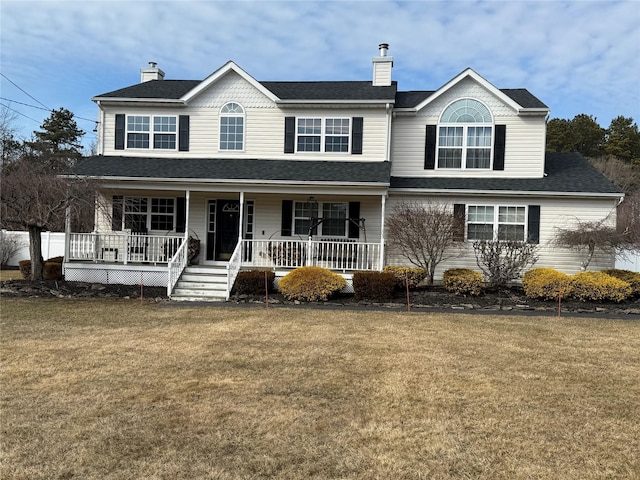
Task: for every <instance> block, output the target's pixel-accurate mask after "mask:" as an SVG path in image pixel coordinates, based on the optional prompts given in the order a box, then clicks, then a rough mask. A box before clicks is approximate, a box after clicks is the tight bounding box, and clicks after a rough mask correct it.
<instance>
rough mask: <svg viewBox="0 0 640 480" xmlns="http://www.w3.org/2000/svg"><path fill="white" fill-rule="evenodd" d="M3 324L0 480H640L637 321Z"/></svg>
mask: <svg viewBox="0 0 640 480" xmlns="http://www.w3.org/2000/svg"><path fill="white" fill-rule="evenodd" d="M1 306H2V323H1V327H2V332H1V337H2V345H1V346H2V349H1V351H0V355H1V358H0V360H1V362H2V377H1V381H2V385H1V387H2V388H1V392H0V401H1V403H0V405H1V408H2V410H1V415H2V444H1V453H2V463H1V465H0V477H1V478H3V479H27V478H28V479H56V478H59V479H71V478H74V479H75V478H82V479H132V478H146V479H177V478H180V479H182V478H184V479H187V478H188V479H195V478H209V479H221V480H222V479H266V478H278V479H309V478H316V479H426V478H432V479H446V478H461V479H489V478H492V479H493V478H498V479H533V478H535V479H546V478H548V479H596V478H598V479H601V478H629V479H631V478H639V477H640V460H639V459H638V456H637V454H638V451H640V440H639V439H640V426H639V408H640V407H639V406H638V398H640V382H639V381H638V380H639V378H640V362H639V356H640V353H639V352H640V322H637V321H619V320H593V319H569V318H563V319H556V318H553V317H546V318H545V317H517V316H484V315H462V314H458V315H452V314H428V313H425V314H422V313H419V314H411V315H407V314H406V313H396V312H393V313H392V312H386V311H385V312H365V311H357V312H356V311H344V312H337V311H326V310H311V309H284V308H281V309H270V310H265V309H260V308H251V309H248V308H243V309H236V308H229V307H226V308H225V307H222V308H221V307H217V308H216V307H206V308H204V307H194V306H186V307H179V308H173V307H167V306H159V305H153V304H148V303H139V302H136V301H124V300H110V301H104V300H102V301H98V300H86V301H72V300H69V301H60V300H42V299H29V300H27V299H2V300H1Z"/></svg>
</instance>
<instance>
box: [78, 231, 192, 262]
mask: <svg viewBox="0 0 640 480" xmlns="http://www.w3.org/2000/svg"><path fill="white" fill-rule="evenodd" d="M183 241H184V235H162V236H159V235H138V234H132V233H128V232H112V233H70V234H69V260H84V261H94V262H109V263H123V264H127V263H135V262H144V263H151V264H157V263H168V262H169V261H170V260H171V258H172V257H173V256H174V255H175V254H176V253H177V251H178V248H179V247H180V246H181V245H182V243H183Z"/></svg>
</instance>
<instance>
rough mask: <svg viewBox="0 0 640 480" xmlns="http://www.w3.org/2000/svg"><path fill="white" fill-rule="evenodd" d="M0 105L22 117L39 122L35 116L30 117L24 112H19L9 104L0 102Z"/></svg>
mask: <svg viewBox="0 0 640 480" xmlns="http://www.w3.org/2000/svg"><path fill="white" fill-rule="evenodd" d="M0 105H2V106H3V107H4V108H7V109H9V110H11V111H12V112H15V113H17V114H18V115H22V116H23V117H24V118H28V119H29V120H33V121H34V122H36V123H40V120H36V119H35V118H31V117H29V116H27V115H25V114H24V113H22V112H19V111H18V110H16V109H15V108H11V107H10V106H9V105H5V104H4V103H0Z"/></svg>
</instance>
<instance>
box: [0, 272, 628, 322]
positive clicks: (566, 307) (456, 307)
mask: <svg viewBox="0 0 640 480" xmlns="http://www.w3.org/2000/svg"><path fill="white" fill-rule="evenodd" d="M0 294H1V295H3V296H7V297H41V298H123V299H143V300H146V301H154V302H169V299H168V298H167V289H166V288H164V287H143V288H141V287H140V286H139V285H103V284H91V283H83V282H67V281H64V280H58V281H53V280H44V281H35V282H34V281H31V280H6V281H3V282H0ZM410 301H411V308H413V309H418V310H425V309H438V310H453V311H461V310H462V311H538V312H557V311H558V304H557V302H545V301H538V300H531V299H528V298H527V297H526V296H525V295H524V292H523V291H522V289H521V288H516V287H514V288H511V289H507V290H500V291H485V292H484V293H483V294H481V295H479V296H477V297H461V296H458V295H454V294H451V293H449V292H446V291H445V290H444V289H442V288H441V287H429V288H424V289H420V290H415V291H411V292H410ZM176 303H177V302H176ZM264 303H265V296H264V295H233V296H232V297H231V298H230V300H229V301H228V302H226V304H236V305H241V304H264ZM269 303H270V304H272V305H300V302H292V301H288V300H285V299H284V298H283V297H282V295H280V294H277V293H274V294H269ZM311 304H312V305H314V306H317V305H330V306H335V307H339V306H345V307H368V308H404V309H406V308H407V300H406V295H399V296H396V297H395V298H394V299H393V300H391V301H389V302H385V303H377V302H366V301H360V302H357V301H356V300H355V298H354V296H353V295H338V296H336V297H335V298H332V299H331V300H329V301H328V302H311ZM561 308H562V310H561V311H562V312H566V313H596V314H605V315H606V314H616V315H620V314H624V315H633V316H635V315H640V298H635V299H631V300H628V301H626V302H623V303H606V302H603V303H588V302H577V301H572V300H569V301H563V302H562V306H561Z"/></svg>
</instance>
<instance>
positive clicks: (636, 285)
mask: <svg viewBox="0 0 640 480" xmlns="http://www.w3.org/2000/svg"><path fill="white" fill-rule="evenodd" d="M603 272H604V273H606V274H607V275H611V276H612V277H615V278H617V279H619V280H622V281H623V282H627V283H628V284H629V285H630V286H631V290H632V292H633V293H632V294H633V295H635V296H637V297H640V273H639V272H632V271H631V270H618V269H615V270H603Z"/></svg>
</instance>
